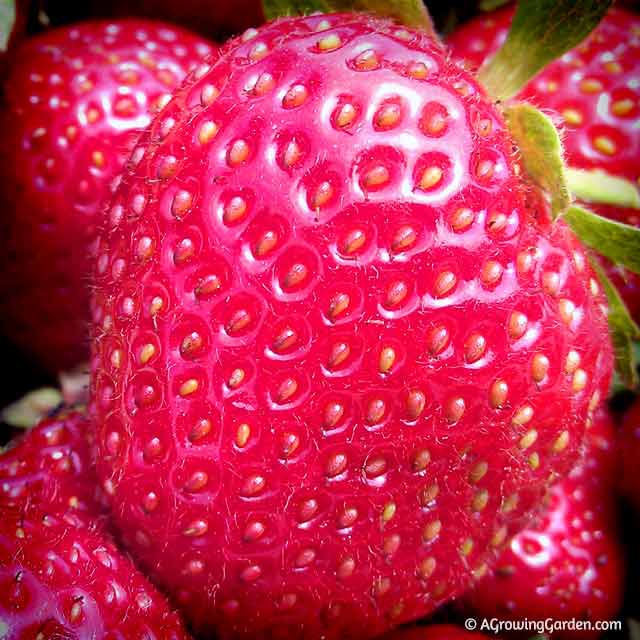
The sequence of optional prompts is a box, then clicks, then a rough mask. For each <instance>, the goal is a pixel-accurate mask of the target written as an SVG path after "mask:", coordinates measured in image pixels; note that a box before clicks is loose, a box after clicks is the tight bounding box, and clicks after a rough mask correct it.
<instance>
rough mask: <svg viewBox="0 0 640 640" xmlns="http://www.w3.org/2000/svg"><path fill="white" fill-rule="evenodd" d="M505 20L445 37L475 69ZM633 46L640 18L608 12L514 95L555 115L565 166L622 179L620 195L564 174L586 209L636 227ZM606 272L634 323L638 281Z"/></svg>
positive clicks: (637, 103) (502, 16) (489, 20)
mask: <svg viewBox="0 0 640 640" xmlns="http://www.w3.org/2000/svg"><path fill="white" fill-rule="evenodd" d="M512 15H513V8H512V7H511V6H509V7H505V8H504V9H500V10H498V11H495V12H492V13H490V14H488V15H485V16H481V17H478V18H476V19H474V20H472V21H470V22H469V23H467V24H465V25H463V26H462V27H461V28H460V29H459V30H458V31H457V32H455V33H454V34H453V35H452V36H451V38H450V39H449V45H450V46H451V48H452V50H453V52H454V54H455V55H456V56H457V57H459V58H462V59H464V60H466V61H467V63H468V64H469V65H470V66H472V67H475V68H477V67H479V66H480V65H481V64H482V62H483V61H484V60H485V59H487V58H490V57H491V56H492V55H493V54H494V53H495V52H496V50H497V49H498V47H499V45H500V44H502V42H503V41H504V39H505V37H506V34H507V31H508V28H509V24H510V23H511V19H512ZM639 46H640V17H638V16H637V15H635V14H633V13H630V12H629V11H625V10H623V9H617V8H614V9H611V10H610V11H609V13H608V14H607V16H606V17H605V19H604V20H603V21H602V22H601V24H600V25H599V26H598V28H597V29H596V30H595V31H594V32H593V34H592V35H591V36H590V37H589V38H588V39H587V40H586V41H585V42H583V43H582V44H581V45H580V46H578V47H576V48H575V49H573V50H572V51H571V52H570V53H567V54H566V55H564V56H563V57H562V58H559V59H557V60H555V61H554V62H553V63H551V64H550V65H549V66H548V67H547V68H546V69H545V70H544V71H543V72H542V73H540V74H538V75H537V76H536V77H535V78H534V79H533V80H532V81H531V82H530V83H529V84H528V85H527V86H526V87H524V89H523V90H522V91H521V92H520V94H519V97H520V98H522V99H525V100H529V101H531V102H533V103H534V104H536V105H538V106H539V107H541V108H544V109H550V110H553V111H554V112H556V114H557V116H558V119H559V121H560V122H562V124H563V130H564V136H563V141H564V147H565V151H566V158H567V162H568V164H569V165H570V167H571V168H573V169H578V170H597V169H600V170H603V171H605V172H607V173H608V174H610V175H611V176H615V177H617V178H623V179H625V180H627V181H628V183H629V184H628V186H627V187H626V188H625V189H624V190H623V189H622V188H621V187H620V185H618V184H614V185H611V186H609V187H606V186H605V184H604V183H603V180H602V175H600V174H594V175H592V176H591V177H588V176H586V175H584V174H583V175H580V174H579V173H578V174H577V175H575V174H574V175H572V178H573V180H574V181H575V184H574V187H575V192H576V195H578V196H579V197H582V198H584V199H586V200H587V201H589V200H592V201H593V202H592V204H591V208H592V209H594V210H597V211H598V212H599V213H600V214H601V215H604V216H607V217H610V218H613V219H615V220H619V221H621V222H626V223H628V224H632V225H635V226H638V225H639V224H640V196H638V193H637V188H638V180H640V168H639V167H640V165H639V163H638V158H639V157H640V128H639V127H638V122H639V121H640V120H639V119H640V87H639V86H638V82H637V79H638V77H639V75H640V55H639V54H638V48H639ZM585 183H589V185H588V189H586V188H585V187H586V184H585ZM634 190H635V191H636V193H635V194H633V191H634ZM628 191H630V193H629V194H628V195H625V194H627V192H628ZM607 203H608V204H607ZM608 272H609V275H610V277H611V278H612V280H613V281H614V282H615V283H616V285H618V287H619V289H620V291H621V293H622V295H623V297H624V299H625V302H626V303H627V305H628V307H629V309H630V311H631V312H632V314H633V315H634V317H635V318H640V277H639V276H638V275H636V274H635V273H633V272H631V271H627V270H625V269H622V268H620V267H616V266H614V265H610V267H609V269H608Z"/></svg>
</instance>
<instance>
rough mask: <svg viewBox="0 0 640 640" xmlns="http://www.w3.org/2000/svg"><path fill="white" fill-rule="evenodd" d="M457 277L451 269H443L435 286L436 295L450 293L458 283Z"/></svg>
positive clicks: (439, 296)
mask: <svg viewBox="0 0 640 640" xmlns="http://www.w3.org/2000/svg"><path fill="white" fill-rule="evenodd" d="M457 281H458V280H457V278H456V276H455V274H454V273H453V272H451V271H443V272H442V273H441V274H440V275H439V276H438V277H437V278H436V282H435V286H434V293H435V295H436V297H438V298H441V297H443V296H446V295H447V294H448V293H450V292H451V291H452V290H453V289H454V288H455V286H456V284H457Z"/></svg>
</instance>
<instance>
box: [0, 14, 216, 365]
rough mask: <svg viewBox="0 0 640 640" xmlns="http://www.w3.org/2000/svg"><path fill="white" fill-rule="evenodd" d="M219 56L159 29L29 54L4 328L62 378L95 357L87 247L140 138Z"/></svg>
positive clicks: (0, 302) (4, 267)
mask: <svg viewBox="0 0 640 640" xmlns="http://www.w3.org/2000/svg"><path fill="white" fill-rule="evenodd" d="M210 51H211V47H210V46H209V45H207V44H206V43H205V42H203V41H202V40H200V39H199V38H197V37H196V36H194V35H192V34H190V33H188V32H186V31H183V30H181V29H177V28H174V27H172V26H169V25H166V24H162V23H156V22H151V21H127V20H123V21H118V22H87V23H84V24H80V25H76V26H70V27H64V28H60V29H55V30H52V31H49V32H47V33H45V34H43V35H40V36H37V37H35V38H33V39H31V40H28V41H26V42H24V43H23V44H21V45H20V47H19V48H18V50H17V51H16V53H15V61H14V63H13V66H12V67H11V70H10V74H9V77H8V79H7V81H6V83H5V92H4V98H5V104H4V107H3V109H2V111H1V112H0V131H1V137H0V139H1V141H2V142H1V143H0V157H1V159H2V174H1V182H0V184H1V185H2V190H1V192H0V198H1V199H2V204H3V207H4V214H3V216H2V222H0V232H1V236H0V237H1V238H2V250H1V251H0V256H1V257H0V272H1V273H2V278H1V279H0V329H1V330H2V331H3V332H4V333H5V334H6V335H8V336H10V337H11V338H12V339H14V340H15V341H16V342H17V343H18V344H20V346H21V347H23V348H25V349H27V350H28V351H29V352H30V353H32V354H34V355H36V356H37V357H38V358H39V360H40V361H41V362H42V363H43V364H44V365H45V366H47V367H48V368H49V369H50V370H52V371H59V370H64V369H68V368H70V367H72V366H73V365H75V364H77V363H78V362H79V361H81V360H83V359H86V357H87V355H86V354H87V353H88V341H87V339H86V323H87V316H88V298H89V292H88V274H89V272H90V267H89V260H88V254H89V251H88V248H87V245H88V242H89V239H90V238H91V237H92V234H93V231H94V229H95V225H96V223H97V222H98V220H99V218H100V213H101V206H102V200H103V199H104V197H105V196H106V195H107V194H108V193H109V186H110V182H111V180H112V179H113V177H114V176H115V175H117V174H118V173H119V171H120V170H121V169H122V166H123V164H124V161H125V159H126V158H127V156H128V153H129V151H130V149H131V146H132V144H133V143H134V142H135V140H136V138H137V136H138V133H139V130H140V129H141V128H144V127H145V126H147V124H148V123H149V122H150V119H151V115H150V114H151V112H153V111H154V110H156V109H157V108H158V107H159V106H160V105H161V104H163V102H165V101H166V100H167V99H168V96H169V94H170V93H171V92H172V91H173V90H174V89H175V88H176V87H177V86H178V85H179V84H180V82H181V81H182V79H183V78H184V76H185V75H186V73H187V71H188V70H189V69H190V68H192V67H193V66H194V65H195V64H196V63H197V62H198V61H200V60H201V58H202V57H203V56H204V55H206V54H207V53H208V52H210Z"/></svg>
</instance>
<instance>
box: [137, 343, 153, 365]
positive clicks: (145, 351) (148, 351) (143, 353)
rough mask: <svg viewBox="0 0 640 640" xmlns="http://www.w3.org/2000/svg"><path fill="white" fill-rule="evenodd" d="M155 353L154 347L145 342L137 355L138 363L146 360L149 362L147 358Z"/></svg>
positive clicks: (149, 358) (144, 362) (143, 362)
mask: <svg viewBox="0 0 640 640" xmlns="http://www.w3.org/2000/svg"><path fill="white" fill-rule="evenodd" d="M155 353H156V348H155V347H154V346H153V345H152V344H151V343H150V342H148V343H147V344H145V345H144V346H143V347H142V349H140V356H139V359H140V364H146V363H147V362H149V360H151V358H153V356H154V355H155Z"/></svg>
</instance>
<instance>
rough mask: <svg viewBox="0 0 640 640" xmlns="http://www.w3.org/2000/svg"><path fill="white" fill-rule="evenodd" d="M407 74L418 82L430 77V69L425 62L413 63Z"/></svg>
mask: <svg viewBox="0 0 640 640" xmlns="http://www.w3.org/2000/svg"><path fill="white" fill-rule="evenodd" d="M407 74H408V75H409V76H410V77H412V78H415V79H416V80H424V79H425V78H426V77H427V76H428V75H429V69H428V67H427V65H426V64H424V62H412V63H411V64H410V65H409V68H408V70H407Z"/></svg>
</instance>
